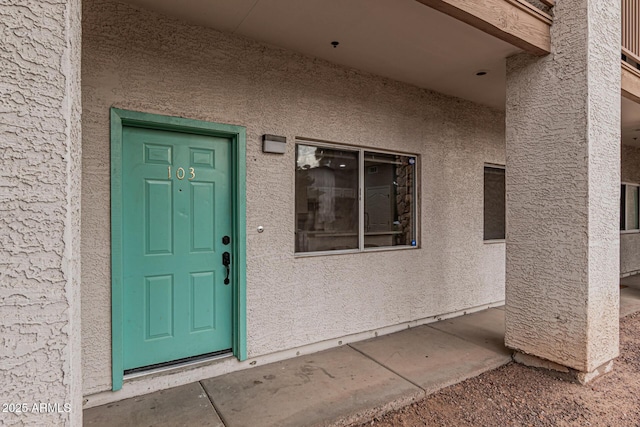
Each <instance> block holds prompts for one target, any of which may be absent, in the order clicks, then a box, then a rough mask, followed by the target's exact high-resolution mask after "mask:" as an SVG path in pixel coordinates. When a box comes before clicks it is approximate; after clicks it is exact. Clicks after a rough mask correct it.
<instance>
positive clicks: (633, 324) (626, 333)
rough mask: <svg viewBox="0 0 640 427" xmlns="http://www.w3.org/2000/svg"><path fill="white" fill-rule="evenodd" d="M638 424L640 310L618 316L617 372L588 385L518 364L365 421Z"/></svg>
mask: <svg viewBox="0 0 640 427" xmlns="http://www.w3.org/2000/svg"><path fill="white" fill-rule="evenodd" d="M371 425H374V426H378V427H382V426H412V427H413V426H455V427H459V426H640V313H637V314H634V315H632V316H629V317H626V318H624V319H620V356H619V357H618V358H617V359H616V360H615V362H614V366H613V371H612V372H611V373H609V374H607V375H604V376H602V377H600V378H598V379H596V380H594V381H592V382H590V383H589V384H587V385H586V386H581V385H578V384H574V383H570V382H568V381H565V380H562V379H559V378H556V377H553V376H552V375H550V374H549V373H548V371H541V370H537V369H535V368H529V367H525V366H522V365H518V364H516V363H511V364H509V365H506V366H503V367H501V368H498V369H496V370H494V371H491V372H486V373H484V374H482V375H480V376H478V377H475V378H472V379H469V380H467V381H464V382H462V383H460V384H456V385H454V386H451V387H447V388H445V389H443V390H441V391H439V392H437V393H435V394H432V395H430V396H428V397H427V398H426V399H424V400H422V401H420V402H417V403H414V404H412V405H410V406H408V407H405V408H403V409H400V410H398V411H395V412H390V413H388V414H386V415H385V416H384V417H381V418H379V419H375V420H373V421H371V422H369V423H366V424H361V426H362V427H364V426H371Z"/></svg>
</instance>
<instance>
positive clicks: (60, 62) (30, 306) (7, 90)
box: [0, 0, 82, 426]
mask: <svg viewBox="0 0 640 427" xmlns="http://www.w3.org/2000/svg"><path fill="white" fill-rule="evenodd" d="M80 30H81V25H80V1H79V0H63V1H60V0H56V1H52V0H23V1H20V2H4V3H3V4H2V6H0V64H2V65H1V66H0V135H1V136H0V153H1V155H0V158H1V160H0V402H2V403H3V404H5V405H8V404H21V403H25V404H27V410H26V411H25V412H24V413H15V412H14V411H12V410H11V407H8V408H7V407H5V408H3V409H5V410H8V412H7V411H4V412H3V413H0V424H2V425H51V426H53V425H75V426H79V425H81V424H82V400H81V399H82V390H81V387H82V378H81V373H80V367H81V366H80V363H81V362H80V357H81V351H80V183H81V171H80V161H81V153H80V150H81V137H80V112H81V107H80V43H81V36H80ZM40 403H44V404H51V405H52V406H51V408H52V409H53V408H56V409H57V408H58V407H59V408H60V412H58V411H57V410H54V411H51V412H47V413H40V412H38V411H39V410H40V409H39V408H40V407H39V406H38V407H36V410H35V411H34V408H33V406H32V405H33V404H37V405H39V404H40ZM65 404H66V405H69V406H68V407H67V408H66V409H67V410H65V406H64V405H65ZM56 405H59V406H56ZM43 412H46V410H45V411H43Z"/></svg>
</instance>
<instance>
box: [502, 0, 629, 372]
mask: <svg viewBox="0 0 640 427" xmlns="http://www.w3.org/2000/svg"><path fill="white" fill-rule="evenodd" d="M554 15H555V18H554V23H553V26H552V27H551V54H550V55H548V56H546V57H543V58H539V57H532V56H529V55H527V54H520V55H516V56H514V57H511V58H509V59H508V60H507V105H506V154H507V167H506V186H507V236H506V237H507V238H506V241H507V245H506V247H507V250H506V252H507V264H506V269H507V270H506V337H505V342H506V345H507V346H508V347H510V348H512V349H515V350H517V351H518V352H520V356H521V357H520V360H526V359H529V360H533V359H534V358H532V357H526V356H523V355H532V356H536V357H537V358H540V359H543V360H544V361H551V362H555V363H556V364H559V365H562V367H564V368H562V367H561V369H566V368H570V369H567V371H568V372H571V373H572V374H575V376H576V377H577V379H578V380H580V381H581V382H586V381H588V380H589V379H590V378H591V377H593V375H594V374H595V373H598V372H602V371H603V370H605V368H609V367H610V364H609V362H610V361H611V360H612V359H613V358H615V357H616V356H617V355H618V324H619V320H618V305H619V256H620V255H619V230H618V227H619V215H620V212H619V210H620V26H621V25H620V3H619V2H617V1H613V2H608V1H607V2H604V1H601V0H562V1H559V2H557V3H556V6H555V14H554Z"/></svg>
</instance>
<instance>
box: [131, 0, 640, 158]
mask: <svg viewBox="0 0 640 427" xmlns="http://www.w3.org/2000/svg"><path fill="white" fill-rule="evenodd" d="M125 1H127V2H129V3H132V4H136V5H138V6H141V7H143V8H146V9H150V10H155V11H157V12H160V13H163V14H166V15H170V16H174V17H177V18H180V19H183V20H185V21H188V22H192V23H194V24H198V25H204V26H208V27H212V28H215V29H218V30H220V31H224V32H228V33H235V34H239V35H242V36H245V37H248V38H251V39H255V40H258V41H261V42H263V43H266V44H270V45H274V46H279V47H282V48H285V49H290V50H293V51H296V52H300V53H303V54H306V55H310V56H314V57H318V58H322V59H325V60H327V61H330V62H333V63H337V64H342V65H345V66H348V67H353V68H356V69H360V70H364V71H368V72H370V73H374V74H378V75H381V76H385V77H389V78H392V79H394V80H399V81H403V82H406V83H410V84H413V85H416V86H419V87H423V88H427V89H432V90H435V91H437V92H441V93H445V94H448V95H453V96H457V97H460V98H464V99H468V100H471V101H474V102H478V103H481V104H484V105H489V106H492V107H494V108H498V109H501V110H504V103H505V86H506V83H505V73H506V72H505V58H506V57H507V56H509V55H511V54H514V53H516V52H520V49H518V48H516V47H515V46H512V45H510V44H508V43H506V42H503V41H502V40H499V39H497V38H495V37H493V36H490V35H488V34H486V33H484V32H482V31H480V30H477V29H475V28H473V27H471V26H469V25H467V24H465V23H463V22H460V21H458V20H456V19H453V18H451V17H449V16H447V15H444V14H442V13H440V12H438V11H436V10H434V9H432V8H430V7H427V6H425V5H423V4H421V3H419V2H418V1H416V0H304V1H301V0H181V1H176V0H125ZM332 41H338V42H340V44H339V46H338V47H337V48H333V47H332V46H331V42H332ZM481 70H482V71H487V74H486V75H485V76H482V77H478V76H476V72H478V71H481ZM635 129H638V131H636V130H635ZM636 137H637V138H638V139H637V140H634V139H633V138H636ZM622 142H623V143H625V144H631V145H636V146H639V147H640V105H639V104H636V103H634V102H632V101H629V100H627V99H623V101H622Z"/></svg>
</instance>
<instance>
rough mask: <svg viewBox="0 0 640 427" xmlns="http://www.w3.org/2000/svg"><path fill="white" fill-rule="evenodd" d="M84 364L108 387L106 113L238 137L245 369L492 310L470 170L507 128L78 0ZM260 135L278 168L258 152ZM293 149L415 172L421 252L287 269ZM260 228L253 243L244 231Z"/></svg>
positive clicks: (91, 380) (500, 120)
mask: <svg viewBox="0 0 640 427" xmlns="http://www.w3.org/2000/svg"><path fill="white" fill-rule="evenodd" d="M83 3H84V12H83V13H84V15H83V16H84V25H83V114H84V116H83V135H84V137H83V162H84V164H83V194H82V204H83V212H82V215H83V217H82V220H83V225H82V227H83V228H82V254H83V259H82V261H83V263H84V264H85V265H89V266H91V268H85V269H83V276H82V282H83V283H82V303H83V357H84V359H83V365H84V393H85V394H86V395H88V394H93V393H96V392H100V391H103V390H108V389H110V387H111V378H110V375H111V374H110V369H111V354H110V352H111V331H110V322H111V317H110V306H111V295H110V286H111V284H110V262H109V256H110V246H109V245H110V235H109V233H110V230H109V107H111V106H116V107H119V108H124V109H130V110H138V111H145V112H152V113H159V114H167V115H178V116H184V117H188V118H194V119H201V120H209V121H214V122H221V123H230V124H235V125H242V126H246V128H247V247H248V252H247V325H248V326H247V328H248V343H247V344H248V352H249V357H255V356H259V355H264V354H267V353H272V352H276V351H280V350H284V349H290V348H294V347H297V346H302V345H306V344H310V343H314V342H319V341H322V340H327V339H331V338H334V337H341V336H345V335H348V334H352V333H357V332H362V331H368V330H372V329H375V328H379V327H383V326H388V325H394V324H398V323H402V322H404V321H408V320H414V319H420V318H424V317H427V316H433V315H436V314H440V313H447V312H452V311H457V310H462V309H466V308H469V307H473V306H478V305H482V304H488V303H491V302H496V301H501V300H502V299H503V298H504V262H505V261H504V244H494V245H485V244H483V240H482V238H483V230H482V227H483V215H482V206H483V204H482V198H483V167H484V163H485V162H489V163H498V164H504V114H503V113H501V112H498V111H493V110H490V109H488V108H486V107H483V106H479V105H475V104H472V103H470V102H467V101H463V100H459V99H455V98H451V97H446V96H444V95H440V94H437V93H433V92H429V91H426V90H422V89H418V88H416V87H413V86H409V85H406V84H401V83H398V82H394V81H391V80H388V79H384V78H381V77H376V76H372V75H368V74H365V73H362V72H359V71H355V70H351V69H347V68H343V67H340V66H336V65H332V64H330V63H327V62H325V61H321V60H318V59H313V58H309V57H305V56H302V55H299V54H295V53H292V52H288V51H284V50H280V49H276V48H271V47H267V46H264V45H261V44H258V43H256V42H253V41H249V40H245V39H242V38H238V37H235V36H230V35H225V34H222V33H219V32H217V31H214V30H211V29H207V28H202V27H197V26H192V25H188V24H185V23H182V22H180V21H176V20H173V19H171V18H166V17H162V16H160V15H156V14H154V13H151V12H147V11H140V10H138V9H135V8H134V7H132V6H129V5H125V4H119V3H114V2H109V1H103V0H95V1H90V0H85V1H84V2H83ZM265 133H269V134H276V135H283V136H286V137H287V151H286V153H285V154H284V155H267V154H263V153H262V152H261V136H262V135H263V134H265ZM296 136H299V137H306V138H314V139H319V140H326V141H336V142H342V143H349V144H356V145H362V146H366V147H374V148H385V149H396V150H402V151H406V152H410V153H417V154H419V155H420V156H421V157H420V160H421V167H420V171H421V180H420V186H421V192H420V194H421V196H420V197H421V205H420V207H421V218H420V219H421V234H420V240H421V246H422V247H421V248H420V249H416V250H403V251H388V252H377V253H360V254H350V255H334V256H323V257H310V258H295V257H294V208H295V203H294V165H295V159H294V155H295V153H294V140H295V138H296ZM260 225H261V226H264V229H265V231H264V233H260V234H259V233H258V232H257V231H256V228H257V227H258V226H260Z"/></svg>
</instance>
